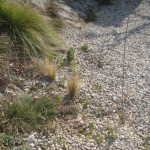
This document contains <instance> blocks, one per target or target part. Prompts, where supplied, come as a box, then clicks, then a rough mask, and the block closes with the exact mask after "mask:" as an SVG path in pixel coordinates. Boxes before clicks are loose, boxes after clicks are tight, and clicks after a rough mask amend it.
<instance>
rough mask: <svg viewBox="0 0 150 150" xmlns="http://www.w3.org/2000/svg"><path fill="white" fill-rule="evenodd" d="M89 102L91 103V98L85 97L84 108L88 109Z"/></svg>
mask: <svg viewBox="0 0 150 150" xmlns="http://www.w3.org/2000/svg"><path fill="white" fill-rule="evenodd" d="M89 104H90V100H89V99H85V100H84V101H83V108H84V109H86V108H87V107H88V105H89Z"/></svg>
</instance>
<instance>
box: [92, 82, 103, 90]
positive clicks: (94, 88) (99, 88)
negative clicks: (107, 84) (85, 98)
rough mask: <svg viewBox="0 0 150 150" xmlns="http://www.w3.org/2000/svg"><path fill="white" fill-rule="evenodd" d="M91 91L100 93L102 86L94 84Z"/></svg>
mask: <svg viewBox="0 0 150 150" xmlns="http://www.w3.org/2000/svg"><path fill="white" fill-rule="evenodd" d="M93 90H96V91H101V90H102V85H101V84H99V83H96V84H94V86H93Z"/></svg>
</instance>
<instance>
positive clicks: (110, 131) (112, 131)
mask: <svg viewBox="0 0 150 150" xmlns="http://www.w3.org/2000/svg"><path fill="white" fill-rule="evenodd" d="M107 131H108V136H109V137H110V138H113V139H114V138H115V137H116V133H115V131H114V129H113V128H112V126H111V125H109V126H108V127H107Z"/></svg>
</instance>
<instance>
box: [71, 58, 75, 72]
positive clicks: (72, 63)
mask: <svg viewBox="0 0 150 150" xmlns="http://www.w3.org/2000/svg"><path fill="white" fill-rule="evenodd" d="M75 67H76V61H75V60H73V61H72V62H71V64H70V68H71V70H72V71H73V70H74V69H75Z"/></svg>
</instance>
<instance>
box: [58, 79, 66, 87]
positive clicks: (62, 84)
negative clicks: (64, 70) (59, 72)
mask: <svg viewBox="0 0 150 150" xmlns="http://www.w3.org/2000/svg"><path fill="white" fill-rule="evenodd" d="M59 86H61V87H62V88H65V79H64V78H62V79H61V80H60V82H59Z"/></svg>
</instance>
